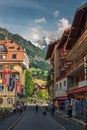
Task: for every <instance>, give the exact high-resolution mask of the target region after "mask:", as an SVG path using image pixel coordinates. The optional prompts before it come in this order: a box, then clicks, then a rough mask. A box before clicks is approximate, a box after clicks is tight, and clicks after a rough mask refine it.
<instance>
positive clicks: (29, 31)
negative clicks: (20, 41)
mask: <svg viewBox="0 0 87 130" xmlns="http://www.w3.org/2000/svg"><path fill="white" fill-rule="evenodd" d="M20 33H21V36H23V37H24V38H25V39H27V40H30V41H31V42H32V43H33V42H36V41H38V40H40V39H42V38H43V37H44V36H47V35H48V31H46V30H45V29H44V28H43V27H40V26H36V27H31V28H30V27H28V26H27V28H26V29H25V30H23V32H20Z"/></svg>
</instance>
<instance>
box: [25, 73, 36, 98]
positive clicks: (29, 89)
mask: <svg viewBox="0 0 87 130" xmlns="http://www.w3.org/2000/svg"><path fill="white" fill-rule="evenodd" d="M33 90H34V82H33V80H32V75H31V72H30V71H29V70H27V71H26V74H25V92H26V95H27V96H28V97H31V96H32V93H33Z"/></svg>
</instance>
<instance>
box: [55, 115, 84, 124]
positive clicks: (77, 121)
mask: <svg viewBox="0 0 87 130" xmlns="http://www.w3.org/2000/svg"><path fill="white" fill-rule="evenodd" d="M55 114H56V115H57V116H61V115H62V117H63V118H65V119H66V118H67V115H64V114H62V113H55ZM58 114H59V115H58ZM67 119H68V118H67ZM68 120H72V121H73V122H75V123H77V124H79V125H81V126H84V125H85V123H84V122H80V120H77V119H75V118H70V119H68Z"/></svg>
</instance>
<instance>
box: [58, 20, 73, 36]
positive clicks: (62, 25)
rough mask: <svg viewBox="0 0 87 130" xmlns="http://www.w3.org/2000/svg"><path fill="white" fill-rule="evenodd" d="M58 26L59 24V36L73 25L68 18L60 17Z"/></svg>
mask: <svg viewBox="0 0 87 130" xmlns="http://www.w3.org/2000/svg"><path fill="white" fill-rule="evenodd" d="M57 26H58V29H57V36H58V37H61V36H62V34H63V32H64V30H65V29H66V28H68V27H70V26H71V25H70V24H69V21H68V19H66V18H62V19H60V20H59V21H58V22H57Z"/></svg>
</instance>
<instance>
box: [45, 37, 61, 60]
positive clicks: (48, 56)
mask: <svg viewBox="0 0 87 130" xmlns="http://www.w3.org/2000/svg"><path fill="white" fill-rule="evenodd" d="M59 41H60V40H56V41H54V42H53V43H51V44H49V45H48V48H47V53H46V58H45V60H47V59H49V58H50V57H51V55H52V52H53V49H54V47H55V45H56V44H57V43H59Z"/></svg>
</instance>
